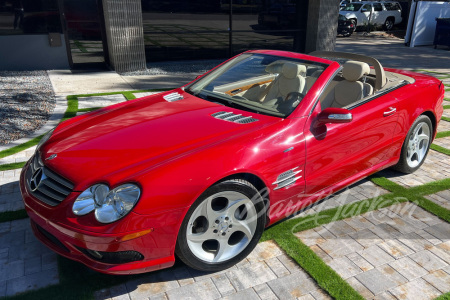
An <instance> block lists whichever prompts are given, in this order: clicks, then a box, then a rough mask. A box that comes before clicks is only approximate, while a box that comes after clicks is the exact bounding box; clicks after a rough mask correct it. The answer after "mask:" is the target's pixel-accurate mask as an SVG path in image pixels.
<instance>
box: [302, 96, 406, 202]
mask: <svg viewBox="0 0 450 300" xmlns="http://www.w3.org/2000/svg"><path fill="white" fill-rule="evenodd" d="M369 100H370V101H367V102H365V103H362V104H360V105H357V106H355V107H351V108H349V111H350V113H351V114H352V116H353V120H352V121H351V122H350V123H344V124H326V125H325V126H326V128H325V131H324V132H320V131H317V130H316V129H313V125H314V122H316V121H317V116H318V114H319V113H320V112H321V111H322V107H321V105H320V103H319V104H317V105H316V107H315V109H314V111H313V113H312V114H311V115H310V117H309V120H308V122H307V123H306V126H305V130H304V133H305V140H306V165H305V180H306V193H307V194H308V195H311V194H314V193H318V192H320V191H322V190H324V189H326V188H328V187H330V186H335V185H337V184H339V182H345V181H346V180H347V179H348V180H351V181H354V180H355V179H356V178H359V176H361V174H362V172H364V171H368V170H370V169H371V168H376V167H377V165H380V164H383V163H384V162H385V161H386V159H388V158H389V157H390V155H389V153H390V151H391V150H392V139H393V134H394V131H395V127H396V126H397V122H398V115H397V114H396V107H395V105H396V101H397V100H396V99H395V98H393V97H391V96H390V95H389V94H386V95H383V96H379V97H373V98H372V99H369ZM333 190H334V189H333Z"/></svg>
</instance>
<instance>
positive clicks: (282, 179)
mask: <svg viewBox="0 0 450 300" xmlns="http://www.w3.org/2000/svg"><path fill="white" fill-rule="evenodd" d="M297 169H298V167H296V168H293V169H291V170H288V171H286V172H283V173H281V174H280V175H278V177H277V181H275V182H274V183H272V184H274V185H277V186H276V187H275V188H274V190H278V189H281V188H284V187H287V186H290V185H291V184H294V183H295V182H296V181H297V180H298V179H300V178H302V176H296V175H297V174H300V173H301V172H302V170H298V171H296V170H297Z"/></svg>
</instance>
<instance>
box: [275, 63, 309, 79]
mask: <svg viewBox="0 0 450 300" xmlns="http://www.w3.org/2000/svg"><path fill="white" fill-rule="evenodd" d="M300 72H302V73H306V67H305V66H304V65H297V64H294V63H288V62H286V63H284V64H283V68H282V69H281V73H282V74H283V76H284V77H286V78H289V79H293V78H295V77H297V76H298V74H300Z"/></svg>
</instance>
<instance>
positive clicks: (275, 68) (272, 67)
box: [266, 61, 283, 74]
mask: <svg viewBox="0 0 450 300" xmlns="http://www.w3.org/2000/svg"><path fill="white" fill-rule="evenodd" d="M282 65H283V64H282V63H280V62H279V61H275V62H273V63H271V64H269V65H267V67H266V72H268V73H271V74H276V73H278V74H279V73H281V66H282Z"/></svg>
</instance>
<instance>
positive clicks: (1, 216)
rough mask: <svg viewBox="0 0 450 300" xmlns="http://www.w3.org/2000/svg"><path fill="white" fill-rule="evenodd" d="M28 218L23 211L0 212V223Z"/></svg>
mask: <svg viewBox="0 0 450 300" xmlns="http://www.w3.org/2000/svg"><path fill="white" fill-rule="evenodd" d="M26 218H28V215H27V212H26V211H25V209H21V210H16V211H4V212H0V223H2V222H8V221H14V220H20V219H26Z"/></svg>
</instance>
